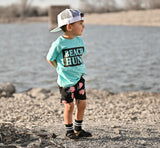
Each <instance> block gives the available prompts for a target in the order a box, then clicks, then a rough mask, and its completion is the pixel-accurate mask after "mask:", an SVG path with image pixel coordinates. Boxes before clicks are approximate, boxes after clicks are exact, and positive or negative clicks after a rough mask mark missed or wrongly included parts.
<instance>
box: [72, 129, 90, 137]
mask: <svg viewBox="0 0 160 148" xmlns="http://www.w3.org/2000/svg"><path fill="white" fill-rule="evenodd" d="M75 134H76V136H77V137H79V138H82V137H92V134H91V133H89V132H86V131H84V130H80V131H75Z"/></svg>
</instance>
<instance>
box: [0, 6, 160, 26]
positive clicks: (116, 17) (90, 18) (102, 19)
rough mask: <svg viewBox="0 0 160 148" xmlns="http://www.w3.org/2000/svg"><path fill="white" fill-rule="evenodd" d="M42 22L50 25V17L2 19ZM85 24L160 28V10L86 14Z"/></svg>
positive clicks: (19, 21) (5, 21)
mask: <svg viewBox="0 0 160 148" xmlns="http://www.w3.org/2000/svg"><path fill="white" fill-rule="evenodd" d="M42 22H46V23H48V22H49V21H48V17H47V16H45V17H27V18H10V19H5V18H0V23H42ZM85 24H94V25H95V24H96V25H126V26H157V27H160V9H153V10H138V11H135V10H134V11H122V12H114V13H101V14H97V13H93V14H85Z"/></svg>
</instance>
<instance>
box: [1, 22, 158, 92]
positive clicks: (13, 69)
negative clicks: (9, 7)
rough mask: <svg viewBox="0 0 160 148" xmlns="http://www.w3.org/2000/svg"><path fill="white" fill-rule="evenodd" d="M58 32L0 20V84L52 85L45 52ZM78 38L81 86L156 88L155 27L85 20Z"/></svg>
mask: <svg viewBox="0 0 160 148" xmlns="http://www.w3.org/2000/svg"><path fill="white" fill-rule="evenodd" d="M59 35H60V33H50V32H49V31H48V24H47V23H30V24H0V83H5V82H11V83H13V84H14V85H15V86H16V89H17V91H18V92H20V91H24V90H27V89H29V88H33V87H40V88H49V89H52V90H58V89H57V83H56V79H57V73H56V70H55V69H54V68H52V67H51V66H50V65H49V64H48V63H47V62H46V55H47V53H48V50H49V48H50V45H51V43H52V41H54V40H55V39H56V38H57V37H58V36H59ZM83 39H84V41H85V44H86V47H87V51H88V53H87V55H86V56H85V57H84V60H85V61H86V70H87V75H86V76H85V79H86V87H87V88H94V89H101V90H107V91H113V92H122V91H140V90H142V91H154V92H159V91H160V27H133V26H128V27H126V26H100V25H86V28H85V30H84V34H83Z"/></svg>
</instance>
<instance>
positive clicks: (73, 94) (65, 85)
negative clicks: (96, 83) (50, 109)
mask: <svg viewBox="0 0 160 148" xmlns="http://www.w3.org/2000/svg"><path fill="white" fill-rule="evenodd" d="M83 16H84V15H83V13H81V12H80V11H78V10H72V9H65V10H64V11H62V12H61V13H60V14H58V17H57V18H58V27H57V28H55V29H53V30H52V31H51V32H57V31H60V30H63V32H64V35H63V36H60V37H59V38H58V39H57V40H56V41H55V42H53V43H52V46H51V48H50V50H49V52H48V55H47V61H48V62H49V63H50V64H51V65H52V66H54V67H56V69H57V73H58V79H57V83H58V85H59V90H60V93H61V103H63V104H64V106H65V110H64V122H65V127H66V138H67V139H74V140H76V139H78V138H80V137H91V136H92V135H91V133H89V132H86V131H84V130H83V129H82V122H83V116H84V111H85V108H86V91H85V80H84V78H83V77H82V76H83V75H85V74H86V71H85V64H84V62H83V60H82V55H83V54H85V53H86V48H85V45H84V42H83V40H82V39H81V38H80V37H78V36H81V35H82V32H83V29H84V24H83ZM74 99H75V100H76V105H77V111H76V115H75V128H74V130H73V123H72V122H73V121H72V115H73V110H74Z"/></svg>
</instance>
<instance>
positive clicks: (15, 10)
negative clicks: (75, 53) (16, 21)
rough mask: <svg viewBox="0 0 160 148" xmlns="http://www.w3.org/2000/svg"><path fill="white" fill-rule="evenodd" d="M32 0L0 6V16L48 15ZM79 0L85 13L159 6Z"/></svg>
mask: <svg viewBox="0 0 160 148" xmlns="http://www.w3.org/2000/svg"><path fill="white" fill-rule="evenodd" d="M33 1H34V0H19V2H18V3H16V4H12V5H10V6H5V7H3V6H0V18H13V17H28V16H29V17H30V16H48V8H45V9H42V8H39V7H36V6H33V5H32V3H33ZM118 1H120V0H80V5H79V9H80V10H81V11H83V12H85V13H104V12H116V11H126V10H127V11H128V10H145V9H157V8H160V0H121V4H120V3H118Z"/></svg>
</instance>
